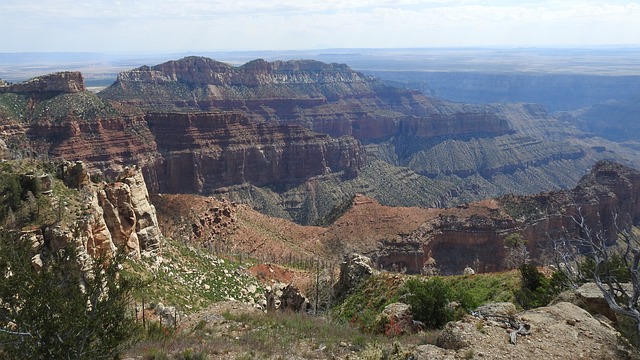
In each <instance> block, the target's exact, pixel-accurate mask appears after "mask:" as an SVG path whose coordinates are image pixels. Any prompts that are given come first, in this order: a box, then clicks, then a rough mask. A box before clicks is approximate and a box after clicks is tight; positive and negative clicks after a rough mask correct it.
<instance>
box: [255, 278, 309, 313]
mask: <svg viewBox="0 0 640 360" xmlns="http://www.w3.org/2000/svg"><path fill="white" fill-rule="evenodd" d="M265 296H266V298H267V311H275V310H280V311H293V312H303V311H307V310H309V308H310V307H311V304H310V303H309V300H308V299H307V298H306V297H305V296H304V295H302V293H301V292H300V290H299V289H298V288H297V287H296V286H295V285H293V284H283V283H275V284H273V285H271V286H269V287H267V289H266V294H265Z"/></svg>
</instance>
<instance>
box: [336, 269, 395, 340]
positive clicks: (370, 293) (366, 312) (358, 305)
mask: <svg viewBox="0 0 640 360" xmlns="http://www.w3.org/2000/svg"><path fill="white" fill-rule="evenodd" d="M403 282H404V281H403V279H402V277H400V276H399V275H390V274H380V275H377V276H371V277H370V278H369V279H367V280H366V281H364V282H363V283H362V284H360V285H359V286H358V287H357V288H356V289H354V291H353V293H352V294H351V295H350V296H349V297H347V298H346V299H345V300H344V301H343V302H342V303H341V304H340V305H338V306H337V307H335V308H334V310H333V314H334V316H335V317H336V319H339V320H341V321H343V322H345V323H349V324H351V325H352V326H355V327H358V328H360V329H362V330H363V331H365V332H373V331H374V330H375V329H376V324H375V320H376V316H377V315H378V314H379V313H380V312H382V310H384V307H385V306H387V305H389V304H391V303H394V302H397V301H398V297H399V295H400V289H401V287H402V284H403Z"/></svg>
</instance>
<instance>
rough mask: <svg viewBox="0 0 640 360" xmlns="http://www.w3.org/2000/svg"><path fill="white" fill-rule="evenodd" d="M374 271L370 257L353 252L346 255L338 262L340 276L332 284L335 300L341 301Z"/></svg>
mask: <svg viewBox="0 0 640 360" xmlns="http://www.w3.org/2000/svg"><path fill="white" fill-rule="evenodd" d="M375 272H376V271H375V269H374V268H373V262H372V261H371V259H370V258H368V257H366V256H363V255H360V254H355V253H353V254H351V255H349V256H347V257H346V258H345V260H344V261H343V262H342V264H340V278H339V279H338V282H337V283H335V285H333V290H334V297H335V300H336V301H338V302H339V301H342V300H343V299H344V298H345V297H347V295H348V294H349V293H350V292H351V290H352V289H353V288H355V287H356V286H358V285H359V284H360V283H362V282H363V281H365V280H367V279H368V278H369V277H370V276H371V275H373V274H374V273H375Z"/></svg>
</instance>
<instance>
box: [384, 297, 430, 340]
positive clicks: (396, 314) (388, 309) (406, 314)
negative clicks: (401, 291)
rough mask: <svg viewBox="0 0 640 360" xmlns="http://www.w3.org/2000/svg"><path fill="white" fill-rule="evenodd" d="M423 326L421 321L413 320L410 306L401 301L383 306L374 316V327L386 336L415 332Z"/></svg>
mask: <svg viewBox="0 0 640 360" xmlns="http://www.w3.org/2000/svg"><path fill="white" fill-rule="evenodd" d="M423 328H424V324H423V323H421V322H420V321H415V320H413V313H412V312H411V306H410V305H407V304H405V303H401V302H396V303H391V304H389V305H387V306H385V308H384V310H382V312H381V313H380V314H379V315H378V316H377V317H376V329H377V330H378V331H380V332H383V333H384V334H385V335H387V336H398V335H405V334H415V333H417V332H419V331H420V330H422V329H423Z"/></svg>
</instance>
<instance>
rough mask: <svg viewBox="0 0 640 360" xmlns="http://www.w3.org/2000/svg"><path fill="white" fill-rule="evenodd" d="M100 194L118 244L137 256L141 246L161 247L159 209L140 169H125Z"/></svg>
mask: <svg viewBox="0 0 640 360" xmlns="http://www.w3.org/2000/svg"><path fill="white" fill-rule="evenodd" d="M97 198H98V204H99V205H100V208H101V209H102V213H103V217H104V221H105V223H106V225H107V228H108V229H109V232H110V233H111V236H112V239H113V243H114V245H115V246H116V247H125V248H126V249H127V250H128V251H129V252H130V253H132V254H134V255H135V256H136V257H139V256H140V251H141V250H151V249H155V248H157V247H158V245H159V244H160V236H161V234H160V229H159V227H158V219H157V217H156V210H155V208H154V206H153V205H151V203H150V202H149V193H148V191H147V187H146V184H145V182H144V178H143V177H142V172H141V171H140V170H139V169H137V168H133V169H126V170H125V173H123V174H122V175H121V176H120V178H119V179H118V181H116V182H115V183H112V184H106V186H104V187H103V188H102V189H101V190H99V191H98V192H97Z"/></svg>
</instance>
